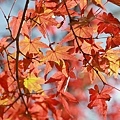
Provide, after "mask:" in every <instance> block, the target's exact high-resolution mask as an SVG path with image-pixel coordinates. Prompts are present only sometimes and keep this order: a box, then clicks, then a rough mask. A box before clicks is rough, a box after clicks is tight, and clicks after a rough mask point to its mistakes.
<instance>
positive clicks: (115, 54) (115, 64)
mask: <svg viewBox="0 0 120 120" xmlns="http://www.w3.org/2000/svg"><path fill="white" fill-rule="evenodd" d="M105 57H106V58H107V59H108V60H109V64H110V66H109V71H110V76H111V75H114V76H115V77H117V75H118V72H119V68H120V67H119V57H120V51H119V50H108V51H107V52H106V55H105Z"/></svg>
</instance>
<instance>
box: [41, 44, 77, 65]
mask: <svg viewBox="0 0 120 120" xmlns="http://www.w3.org/2000/svg"><path fill="white" fill-rule="evenodd" d="M71 48H73V47H71V46H60V45H57V46H56V47H55V50H48V51H47V52H46V55H45V56H44V57H43V58H42V59H41V60H40V61H44V62H47V61H54V62H56V63H60V60H75V61H76V60H77V59H76V58H75V57H74V56H73V55H70V54H69V53H68V52H67V51H68V50H70V49H71Z"/></svg>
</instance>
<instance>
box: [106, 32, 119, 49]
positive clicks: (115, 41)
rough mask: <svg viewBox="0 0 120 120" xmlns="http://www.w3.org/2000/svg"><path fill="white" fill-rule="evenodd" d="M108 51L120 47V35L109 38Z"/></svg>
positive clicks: (107, 42)
mask: <svg viewBox="0 0 120 120" xmlns="http://www.w3.org/2000/svg"><path fill="white" fill-rule="evenodd" d="M106 44H107V45H106V49H110V48H114V47H118V46H119V45H120V34H117V35H114V36H113V37H108V38H107V41H106Z"/></svg>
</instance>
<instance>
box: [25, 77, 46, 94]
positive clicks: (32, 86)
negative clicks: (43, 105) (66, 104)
mask: <svg viewBox="0 0 120 120" xmlns="http://www.w3.org/2000/svg"><path fill="white" fill-rule="evenodd" d="M43 83H44V79H42V78H40V77H28V78H26V79H24V86H25V87H26V88H27V89H28V90H29V91H30V93H32V92H33V91H34V92H41V91H43V89H42V87H41V85H40V84H43Z"/></svg>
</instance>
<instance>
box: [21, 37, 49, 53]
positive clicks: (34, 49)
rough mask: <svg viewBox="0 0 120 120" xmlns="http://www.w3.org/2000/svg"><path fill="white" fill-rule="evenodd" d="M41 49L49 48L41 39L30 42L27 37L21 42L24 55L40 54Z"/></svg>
mask: <svg viewBox="0 0 120 120" xmlns="http://www.w3.org/2000/svg"><path fill="white" fill-rule="evenodd" d="M40 48H48V46H47V45H46V44H45V43H43V42H41V41H40V37H37V38H34V39H33V40H30V39H29V38H28V37H25V38H24V39H23V40H21V42H20V50H21V52H22V53H24V54H26V53H27V52H29V53H40V51H39V50H40Z"/></svg>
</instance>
